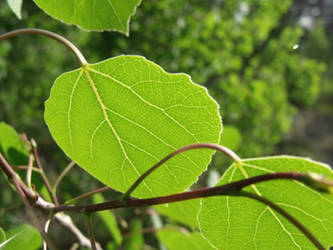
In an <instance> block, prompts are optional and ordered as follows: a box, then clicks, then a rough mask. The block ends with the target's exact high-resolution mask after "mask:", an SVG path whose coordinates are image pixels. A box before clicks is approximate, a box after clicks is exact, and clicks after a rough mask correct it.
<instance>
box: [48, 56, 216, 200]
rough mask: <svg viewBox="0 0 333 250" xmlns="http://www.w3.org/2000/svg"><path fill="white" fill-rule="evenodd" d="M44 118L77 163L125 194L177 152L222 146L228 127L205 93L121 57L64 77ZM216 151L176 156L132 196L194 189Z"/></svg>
mask: <svg viewBox="0 0 333 250" xmlns="http://www.w3.org/2000/svg"><path fill="white" fill-rule="evenodd" d="M45 120H46V123H47V124H48V127H49V129H50V131H51V134H52V136H53V137H54V139H55V140H56V142H57V143H58V144H59V146H60V147H61V148H62V149H63V150H64V152H65V153H66V154H67V155H68V156H69V157H70V158H71V159H73V160H74V161H75V162H77V163H78V164H79V165H80V166H81V167H82V168H84V169H85V170H86V171H87V172H89V173H90V174H91V175H93V176H95V177H96V178H97V179H99V180H100V181H102V182H104V183H105V184H106V185H108V186H110V187H112V188H114V189H116V190H119V191H121V192H124V191H126V190H127V189H128V188H129V186H130V185H131V184H133V182H134V181H135V180H136V179H137V178H138V177H139V176H140V175H141V174H142V173H144V172H145V171H146V170H147V169H149V168H150V167H151V166H153V165H154V164H155V163H157V162H158V161H160V160H161V159H162V158H163V157H165V156H166V155H168V154H169V153H171V152H172V151H174V150H176V149H178V148H180V147H182V146H185V145H188V144H192V143H197V142H212V143H218V142H219V138H220V132H221V129H222V124H221V118H220V116H219V112H218V105H217V104H216V103H215V101H214V100H213V99H212V98H211V97H210V96H209V95H208V93H207V90H206V89H205V88H203V87H201V86H199V85H196V84H194V83H193V82H192V81H191V79H190V77H189V76H188V75H186V74H169V73H166V72H165V71H164V70H163V69H162V68H160V67H159V66H158V65H156V64H154V63H152V62H150V61H148V60H146V59H144V58H143V57H139V56H119V57H115V58H111V59H108V60H106V61H103V62H100V63H97V64H92V65H87V66H84V67H82V68H80V69H77V70H75V71H72V72H68V73H65V74H63V75H61V76H60V77H59V78H58V79H57V80H56V81H55V83H54V85H53V87H52V90H51V95H50V98H49V99H48V101H47V102H46V104H45ZM212 154H213V151H212V150H208V149H207V150H205V149H203V150H195V151H188V152H186V153H184V154H181V155H178V156H176V157H175V158H173V159H171V160H170V161H168V162H167V163H166V164H164V165H163V166H162V167H160V168H159V169H158V170H157V171H155V172H153V173H152V174H151V175H150V176H148V178H146V179H145V181H144V182H143V183H142V184H141V185H140V186H139V187H138V188H137V189H136V190H135V192H134V193H133V195H134V196H137V197H151V196H156V195H165V194H171V193H175V192H180V191H183V190H185V189H187V188H188V187H189V186H191V184H192V183H193V182H195V181H196V180H197V178H198V176H199V175H200V174H201V173H202V172H203V171H205V169H206V168H207V165H208V164H209V162H210V160H211V156H212Z"/></svg>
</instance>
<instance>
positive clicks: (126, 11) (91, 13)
mask: <svg viewBox="0 0 333 250" xmlns="http://www.w3.org/2000/svg"><path fill="white" fill-rule="evenodd" d="M34 2H35V3H36V4H37V5H38V6H39V7H40V8H41V9H43V10H44V11H45V12H46V13H47V14H49V15H50V16H52V17H54V18H57V19H60V20H62V21H64V22H65V23H67V24H75V25H77V26H79V27H81V28H83V29H85V30H91V31H103V30H115V31H119V32H122V33H125V34H126V35H128V32H129V20H130V18H131V16H132V15H133V14H134V13H135V10H136V8H137V6H138V5H139V4H140V2H141V0H126V1H119V0H98V1H95V0H84V1H75V0H57V1H53V0H34Z"/></svg>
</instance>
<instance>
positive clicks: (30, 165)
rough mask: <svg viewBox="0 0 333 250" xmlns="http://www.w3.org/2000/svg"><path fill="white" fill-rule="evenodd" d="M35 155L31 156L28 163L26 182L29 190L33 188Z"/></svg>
mask: <svg viewBox="0 0 333 250" xmlns="http://www.w3.org/2000/svg"><path fill="white" fill-rule="evenodd" d="M33 159H34V157H33V155H32V154H29V162H28V168H27V173H26V181H27V185H28V187H29V188H31V175H32V166H33Z"/></svg>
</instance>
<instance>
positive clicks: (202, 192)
mask: <svg viewBox="0 0 333 250" xmlns="http://www.w3.org/2000/svg"><path fill="white" fill-rule="evenodd" d="M274 179H291V180H297V181H300V182H302V183H304V184H306V185H308V186H310V187H312V188H314V189H317V190H320V191H323V190H324V189H323V187H324V186H327V185H328V186H330V187H333V182H329V181H325V180H322V179H319V178H316V177H314V176H312V175H311V174H304V173H298V172H280V173H272V174H265V175H260V176H255V177H251V178H248V179H243V180H240V181H236V182H232V183H229V184H225V185H222V186H218V187H212V188H202V189H198V190H194V191H190V192H184V193H178V194H173V195H167V196H161V197H156V198H149V199H130V200H123V199H121V198H120V199H117V200H113V201H108V202H103V203H99V204H94V205H61V206H58V207H54V208H52V209H51V211H53V212H55V213H56V212H60V211H71V212H81V213H93V212H97V211H102V210H108V209H115V208H123V207H145V206H152V205H159V204H165V203H171V202H177V201H184V200H190V199H198V198H203V197H210V196H219V195H231V194H233V195H234V194H235V193H237V192H239V191H240V190H241V189H243V188H244V187H247V186H250V185H252V184H256V183H258V182H263V181H269V180H274ZM326 191H328V190H326Z"/></svg>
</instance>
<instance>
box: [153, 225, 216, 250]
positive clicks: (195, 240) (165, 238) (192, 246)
mask: <svg viewBox="0 0 333 250" xmlns="http://www.w3.org/2000/svg"><path fill="white" fill-rule="evenodd" d="M167 227H168V226H166V229H164V230H160V231H158V233H157V236H158V238H159V240H160V241H161V242H162V243H163V244H165V245H166V246H167V247H168V249H170V250H210V249H214V248H213V247H212V246H211V245H209V243H208V241H206V240H205V239H204V238H202V236H201V235H200V233H199V232H192V233H189V232H188V233H185V232H181V231H179V230H172V226H170V229H168V228H167Z"/></svg>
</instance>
